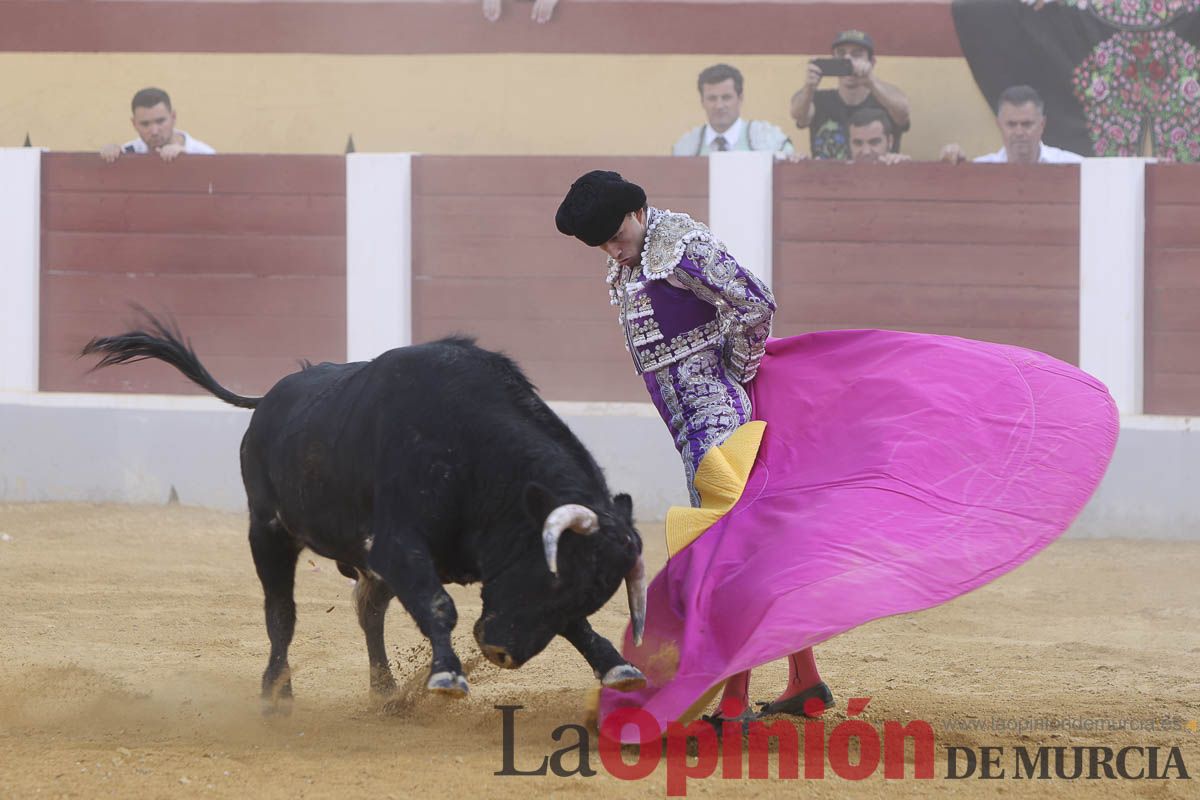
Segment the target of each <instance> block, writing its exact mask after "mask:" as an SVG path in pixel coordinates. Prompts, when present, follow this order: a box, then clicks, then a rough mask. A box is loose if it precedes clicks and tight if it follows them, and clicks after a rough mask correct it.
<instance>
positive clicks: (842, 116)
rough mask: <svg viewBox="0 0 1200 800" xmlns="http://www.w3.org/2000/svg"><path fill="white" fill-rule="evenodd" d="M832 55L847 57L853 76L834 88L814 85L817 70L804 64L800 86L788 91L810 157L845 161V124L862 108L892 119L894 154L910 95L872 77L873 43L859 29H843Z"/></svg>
mask: <svg viewBox="0 0 1200 800" xmlns="http://www.w3.org/2000/svg"><path fill="white" fill-rule="evenodd" d="M832 50H833V56H834V57H835V58H846V59H849V60H850V64H851V70H852V74H850V75H845V76H841V77H839V78H838V87H837V89H821V90H818V89H817V85H818V84H819V83H820V82H821V77H822V72H821V68H820V67H819V66H818V65H817V64H816V63H815V62H813V61H810V62H808V73H807V79H806V81H805V83H804V86H803V88H801V89H800V90H799V91H798V92H796V93H795V94H794V95H792V102H791V114H792V119H794V120H796V127H798V128H808V129H809V144H810V146H811V149H812V156H813V158H828V159H837V160H840V161H844V160H846V159H848V158H849V157H850V145H849V138H848V133H849V131H848V122H849V119H850V115H851V114H853V113H854V112H855V111H857V110H859V109H863V108H880V109H883V111H884V112H886V113H887V115H888V117H889V118H890V119H891V121H892V129H893V135H892V152H897V153H898V152H900V136H901V134H903V133H904V132H906V131H907V130H908V129H909V106H908V97H907V96H905V94H904V92H902V91H901V90H900V89H899V88H898V87H897V86H894V85H892V84H890V83H888V82H886V81H883V80H880V79H879V78H878V77H877V76H876V75H875V43H874V42H873V41H872V40H871V37H870V36H868V35H867V34H865V33H863V32H862V31H855V30H850V31H842V32H841V33H839V34H838V35H837V38H835V39H834V40H833V45H832Z"/></svg>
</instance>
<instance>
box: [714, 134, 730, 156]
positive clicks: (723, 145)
mask: <svg viewBox="0 0 1200 800" xmlns="http://www.w3.org/2000/svg"><path fill="white" fill-rule="evenodd" d="M728 149H729V142H727V141H725V137H724V136H718V137H717V138H715V139H713V150H719V151H720V152H722V153H724V152H725V151H726V150H728Z"/></svg>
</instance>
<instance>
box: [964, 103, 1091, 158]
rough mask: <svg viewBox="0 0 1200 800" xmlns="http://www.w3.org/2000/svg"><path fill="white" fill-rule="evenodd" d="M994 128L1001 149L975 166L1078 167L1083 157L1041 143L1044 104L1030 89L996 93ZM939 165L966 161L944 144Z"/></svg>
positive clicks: (1044, 115) (1044, 118) (1044, 121)
mask: <svg viewBox="0 0 1200 800" xmlns="http://www.w3.org/2000/svg"><path fill="white" fill-rule="evenodd" d="M996 127H997V128H999V129H1000V138H1001V139H1003V140H1004V147H1001V148H1000V149H999V150H997V151H996V152H995V153H988V154H987V155H984V156H979V157H978V158H976V159H974V161H975V163H976V164H1078V163H1079V162H1081V161H1083V156H1081V155H1079V154H1078V153H1072V152H1071V151H1070V150H1061V149H1059V148H1057V147H1051V146H1050V145H1047V144H1043V143H1042V133H1043V132H1044V131H1045V130H1046V113H1045V104H1043V103H1042V98H1041V96H1040V95H1039V94H1038V93H1037V90H1035V89H1034V88H1033V87H1031V86H1010V87H1008V88H1007V89H1005V90H1004V91H1003V92H1001V93H1000V99H999V101H998V102H997V103H996ZM941 159H942V161H948V162H950V163H952V164H957V163H959V162H960V161H966V160H967V157H966V156H965V155H964V154H963V151H962V148H961V147H959V146H958V145H957V144H948V145H946V146H945V147H943V148H942V154H941Z"/></svg>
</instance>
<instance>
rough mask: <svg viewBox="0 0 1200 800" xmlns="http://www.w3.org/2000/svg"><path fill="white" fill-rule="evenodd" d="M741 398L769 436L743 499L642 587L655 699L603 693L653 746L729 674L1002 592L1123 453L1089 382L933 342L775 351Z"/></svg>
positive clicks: (1077, 374)
mask: <svg viewBox="0 0 1200 800" xmlns="http://www.w3.org/2000/svg"><path fill="white" fill-rule="evenodd" d="M750 391H751V396H752V399H753V403H754V412H755V418H756V419H761V420H764V421H765V422H766V431H765V435H764V437H763V442H762V445H761V447H760V449H759V451H758V457H757V460H756V461H755V463H754V467H753V468H752V470H751V472H750V476H749V479H748V480H747V483H746V488H745V490H744V492H743V493H742V496H741V499H740V500H739V501H738V502H737V503H736V504H735V505H734V507H733V508H732V509H731V510H730V511H729V513H727V514H726V515H725V516H723V517H721V518H720V519H719V520H717V522H715V523H714V524H713V525H712V526H711V527H710V528H709V529H708V530H707V531H705V532H704V533H703V535H701V536H700V538H699V539H697V540H696V541H694V542H693V543H692V544H690V545H688V546H687V547H686V548H685V549H684V550H683V551H682V552H681V553H678V554H677V555H675V556H674V557H672V558H671V559H670V561H669V562H668V563H667V565H666V567H664V568H663V570H662V571H661V572H660V573H659V574H658V575H657V576H656V577H655V578H654V580H653V582H652V583H651V585H650V588H649V598H648V610H647V614H646V634H645V640H644V642H643V644H642V646H641V647H638V648H634V647H633V645H632V641H631V636H630V633H629V631H628V630H627V631H626V635H625V644H624V654H625V656H626V658H628V659H629V660H630V661H631V662H632V663H634V664H635V665H637V666H638V667H639V668H640V669H642V670H643V672H645V673H646V675H647V676H648V678H649V680H650V683H649V685H648V686H647V688H645V689H644V690H642V691H639V692H632V693H620V692H615V691H612V690H608V689H605V690H603V691H602V692H601V696H600V718H601V722H603V720H604V719H605V717H607V715H608V714H611V713H612V712H613V711H614V710H616V709H618V708H621V707H623V706H640V707H641V708H643V709H644V710H646V711H648V712H649V713H650V714H651V715H653V717H654V718H655V719H656V720H657V721H658V724H659V726H660V727H661V728H662V730H664V731H665V729H666V725H667V723H668V722H670V721H674V720H677V719H679V718H680V717H681V716H683V715H684V714H685V713H686V712H687V711H688V709H689V708H690V707H691V706H693V704H695V703H696V702H697V701H698V700H699V699H701V698H702V696H703V695H704V693H705V692H706V691H707V690H709V689H710V688H712V687H714V686H716V685H717V684H719V683H721V682H722V681H723V680H725V679H726V678H728V677H730V676H731V675H734V674H736V673H738V672H741V671H743V670H747V669H750V668H752V667H755V666H758V665H760V664H764V663H766V662H769V661H773V660H776V659H779V658H783V657H785V656H786V655H788V654H789V653H792V652H795V651H797V650H801V649H803V648H806V647H810V646H812V645H815V644H818V643H820V642H822V641H825V640H826V639H829V638H830V637H833V636H836V635H837V634H839V633H842V632H844V631H848V630H850V629H851V628H854V627H855V626H858V625H862V624H863V623H865V622H869V621H871V620H874V619H879V618H881V617H886V616H889V615H892V614H903V613H906V612H911V611H918V610H920V609H924V608H930V607H931V606H935V605H938V604H939V603H944V602H946V601H947V600H951V599H953V598H955V597H958V596H959V595H961V594H964V593H966V592H969V591H971V590H972V589H975V588H977V587H979V586H982V585H983V584H985V583H987V582H988V581H991V580H993V579H995V578H998V577H999V576H1001V575H1003V574H1004V573H1006V572H1008V571H1009V570H1011V569H1014V568H1015V567H1017V566H1019V565H1020V564H1022V563H1024V562H1025V561H1026V560H1028V559H1029V558H1030V557H1032V556H1033V555H1034V554H1035V553H1037V552H1038V551H1039V550H1041V549H1042V548H1044V547H1045V546H1046V545H1048V544H1049V543H1050V542H1051V541H1053V540H1054V539H1055V538H1056V537H1058V536H1059V534H1061V533H1062V532H1063V531H1064V530H1066V528H1067V526H1068V525H1070V523H1071V521H1072V520H1073V519H1074V518H1075V517H1076V515H1077V514H1078V513H1079V511H1080V510H1081V509H1082V508H1083V505H1084V503H1086V502H1087V500H1088V498H1089V497H1090V496H1091V495H1092V493H1093V492H1094V491H1095V489H1096V486H1097V485H1098V484H1099V483H1100V479H1101V477H1103V475H1104V471H1105V469H1106V468H1107V465H1108V462H1109V459H1110V458H1111V457H1112V452H1113V448H1114V447H1115V445H1116V440H1117V430H1118V417H1117V411H1116V408H1115V405H1114V403H1113V401H1112V398H1111V397H1110V396H1109V394H1108V391H1107V389H1106V388H1105V387H1104V385H1103V384H1102V383H1100V381H1098V380H1096V379H1095V378H1093V377H1091V376H1090V375H1088V374H1087V373H1085V372H1082V371H1081V370H1079V369H1077V368H1075V367H1073V366H1070V365H1069V364H1065V363H1063V362H1061V361H1058V360H1056V359H1054V358H1051V357H1050V356H1047V355H1045V354H1043V353H1038V352H1034V351H1031V350H1025V349H1022V348H1019V347H1011V346H1006V345H998V344H988V343H985V342H976V341H971V340H966V339H958V338H953V337H947V336H933V335H927V334H911V333H900V332H894V331H874V330H864V331H831V332H823V333H813V334H806V335H803V336H796V337H793V338H789V339H775V340H771V341H769V342H768V343H767V354H766V356H765V358H764V359H763V362H762V365H761V367H760V369H759V372H758V377H757V378H756V379H755V380H754V382H753V383H751V384H750ZM735 609H736V613H732V612H733V610H735ZM835 691H836V687H835ZM622 738H623V739H624V740H626V741H630V742H635V741H638V738H639V737H638V736H637V729H636V728H635V727H634V726H632V725H627V726H625V728H624V731H623V733H622Z"/></svg>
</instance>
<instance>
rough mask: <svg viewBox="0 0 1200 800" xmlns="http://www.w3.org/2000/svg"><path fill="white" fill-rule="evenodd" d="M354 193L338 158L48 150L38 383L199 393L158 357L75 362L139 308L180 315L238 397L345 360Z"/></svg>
mask: <svg viewBox="0 0 1200 800" xmlns="http://www.w3.org/2000/svg"><path fill="white" fill-rule="evenodd" d="M345 195H346V167H345V159H344V158H341V157H338V156H211V157H195V156H193V157H184V158H181V159H179V160H178V161H176V162H174V163H170V164H167V163H164V162H162V161H161V160H160V159H159V158H158V157H156V156H123V157H122V158H121V159H120V160H119V161H117V162H116V163H115V164H106V163H104V162H103V161H102V160H101V159H100V158H99V157H98V156H96V155H94V154H55V153H48V154H45V155H44V156H43V158H42V283H41V293H42V296H41V308H42V313H41V334H40V335H41V358H40V385H41V389H42V390H43V391H124V392H167V393H186V394H193V393H200V392H201V391H202V390H200V389H198V388H196V387H194V386H193V385H192V384H190V383H188V382H187V381H186V380H184V379H183V378H181V377H180V376H179V374H178V373H177V372H176V371H175V370H174V369H172V368H170V367H168V366H166V365H164V364H161V363H157V362H148V363H141V364H133V365H128V366H123V367H114V368H110V369H106V370H101V371H98V372H92V373H89V372H88V371H87V370H88V369H89V368H90V366H91V365H92V364H93V363H94V362H95V359H94V358H90V359H86V360H80V359H77V358H76V356H77V354H78V353H79V350H80V348H81V347H83V345H84V344H85V343H86V342H87V341H88V340H89V339H90V338H91V337H92V336H95V335H107V334H114V333H119V332H122V331H124V330H126V329H127V323H128V322H130V321H131V320H133V319H134V314H133V313H132V312H131V310H130V308H129V304H130V303H133V302H136V303H140V304H142V305H144V306H146V307H147V308H149V309H151V310H153V311H164V310H165V311H170V312H171V313H173V314H174V315H175V318H176V319H177V321H178V323H179V325H180V327H181V328H182V330H183V332H184V334H185V335H186V336H188V337H189V338H190V339H191V340H192V343H193V345H194V347H195V350H196V352H197V354H198V355H199V356H200V357H201V359H202V360H203V362H204V363H205V365H206V366H207V367H208V368H209V371H210V372H211V373H212V374H213V376H214V377H216V378H217V380H218V381H220V382H221V383H222V384H224V385H225V386H227V387H229V388H230V389H233V390H234V391H237V392H244V393H259V392H262V391H263V390H265V389H266V388H268V387H269V386H271V384H273V383H274V382H275V381H276V380H278V379H279V378H280V377H281V376H283V375H285V374H287V373H289V372H293V371H295V369H296V363H297V360H299V359H310V360H312V361H314V362H317V361H342V360H345V354H346V198H345Z"/></svg>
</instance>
